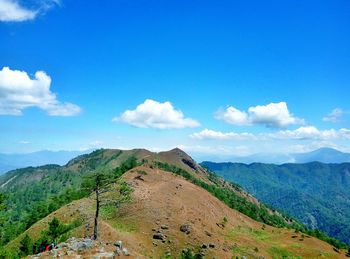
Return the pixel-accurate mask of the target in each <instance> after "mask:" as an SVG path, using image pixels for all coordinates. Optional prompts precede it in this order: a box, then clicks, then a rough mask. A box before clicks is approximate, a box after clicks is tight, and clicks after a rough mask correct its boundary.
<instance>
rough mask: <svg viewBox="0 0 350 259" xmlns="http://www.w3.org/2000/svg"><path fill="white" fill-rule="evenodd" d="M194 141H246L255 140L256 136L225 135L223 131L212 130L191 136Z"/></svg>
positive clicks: (232, 133) (244, 133) (241, 134)
mask: <svg viewBox="0 0 350 259" xmlns="http://www.w3.org/2000/svg"><path fill="white" fill-rule="evenodd" d="M190 137H191V138H194V139H199V140H202V139H216V140H245V139H254V138H255V136H254V135H253V134H251V133H246V132H243V133H236V132H228V133H223V132H221V131H214V130H210V129H204V130H202V131H201V132H196V133H193V134H192V135H190Z"/></svg>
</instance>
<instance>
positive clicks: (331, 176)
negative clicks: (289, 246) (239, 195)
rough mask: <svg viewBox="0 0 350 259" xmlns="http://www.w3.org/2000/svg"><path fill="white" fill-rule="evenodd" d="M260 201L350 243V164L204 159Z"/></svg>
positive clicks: (204, 164) (210, 167) (214, 169)
mask: <svg viewBox="0 0 350 259" xmlns="http://www.w3.org/2000/svg"><path fill="white" fill-rule="evenodd" d="M202 165H203V166H205V167H207V168H209V169H210V170H212V171H214V172H215V173H217V174H219V175H220V176H222V177H224V178H225V179H227V180H229V181H233V182H235V183H238V184H240V185H241V186H242V187H243V188H244V189H246V190H247V191H248V192H250V193H252V194H253V195H254V196H255V197H257V198H258V199H260V200H261V201H263V202H265V203H267V204H269V205H271V206H273V207H275V208H277V209H280V210H282V211H284V212H286V213H288V214H289V215H291V216H293V217H295V218H297V219H299V220H300V221H301V222H303V223H304V224H306V225H307V226H309V227H311V228H318V229H321V230H323V231H325V232H326V233H328V234H329V235H331V236H333V237H336V238H339V239H341V240H343V241H344V242H347V243H348V244H349V243H350V221H349V219H350V164H349V163H343V164H323V163H318V162H313V163H307V164H283V165H273V164H261V163H253V164H250V165H247V164H240V163H212V162H203V163H202Z"/></svg>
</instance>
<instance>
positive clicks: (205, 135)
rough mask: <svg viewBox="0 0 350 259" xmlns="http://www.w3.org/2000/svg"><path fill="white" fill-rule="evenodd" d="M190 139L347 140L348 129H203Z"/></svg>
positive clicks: (349, 134) (349, 137)
mask: <svg viewBox="0 0 350 259" xmlns="http://www.w3.org/2000/svg"><path fill="white" fill-rule="evenodd" d="M190 137H191V138H192V139H197V140H205V139H213V140H258V141H267V140H273V139H275V140H278V139H280V140H318V141H321V140H332V139H349V140H350V130H349V129H345V128H342V129H338V130H336V129H327V130H319V129H317V128H316V127H315V126H302V127H299V128H297V129H295V130H280V131H277V132H274V133H258V134H253V133H247V132H243V133H236V132H227V133H224V132H221V131H214V130H210V129H204V130H202V131H200V132H196V133H193V134H191V135H190Z"/></svg>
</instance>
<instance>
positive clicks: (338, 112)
mask: <svg viewBox="0 0 350 259" xmlns="http://www.w3.org/2000/svg"><path fill="white" fill-rule="evenodd" d="M343 114H344V112H343V110H342V109H340V108H335V109H333V111H331V112H330V113H329V114H328V115H326V116H325V117H323V118H322V120H323V121H329V122H337V121H338V119H339V118H340V117H341V116H343Z"/></svg>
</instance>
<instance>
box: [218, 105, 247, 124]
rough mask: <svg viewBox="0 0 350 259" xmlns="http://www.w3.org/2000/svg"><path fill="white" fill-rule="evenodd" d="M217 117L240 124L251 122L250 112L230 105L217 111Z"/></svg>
mask: <svg viewBox="0 0 350 259" xmlns="http://www.w3.org/2000/svg"><path fill="white" fill-rule="evenodd" d="M215 118H216V119H218V120H223V121H226V122H227V123H230V124H234V125H238V126H244V125H249V124H250V121H249V118H248V114H247V113H246V112H244V111H240V110H238V109H236V108H235V107H232V106H230V107H228V108H227V109H226V110H219V111H217V112H216V114H215Z"/></svg>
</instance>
